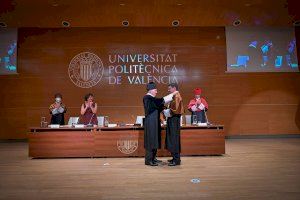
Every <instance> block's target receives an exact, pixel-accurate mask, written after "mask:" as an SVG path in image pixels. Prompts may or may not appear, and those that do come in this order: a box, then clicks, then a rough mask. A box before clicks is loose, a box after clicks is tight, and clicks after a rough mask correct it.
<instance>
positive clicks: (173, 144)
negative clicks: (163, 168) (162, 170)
mask: <svg viewBox="0 0 300 200" xmlns="http://www.w3.org/2000/svg"><path fill="white" fill-rule="evenodd" d="M168 91H169V93H170V94H171V93H174V92H176V91H178V85H177V84H176V83H171V84H169V86H168ZM167 107H168V109H165V110H164V113H166V114H165V115H166V117H167V129H166V141H165V142H166V149H168V150H169V151H170V153H171V155H172V157H173V158H172V159H171V160H168V161H169V164H168V165H169V166H176V165H180V163H181V160H180V150H181V145H180V125H181V121H180V120H181V115H182V114H183V113H184V106H183V102H182V97H181V95H180V93H179V92H178V93H177V94H175V95H174V97H173V99H172V101H171V102H170V103H169V105H168V106H167ZM167 113H168V114H167Z"/></svg>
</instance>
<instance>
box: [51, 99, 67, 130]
mask: <svg viewBox="0 0 300 200" xmlns="http://www.w3.org/2000/svg"><path fill="white" fill-rule="evenodd" d="M54 99H55V102H54V103H53V104H51V105H50V107H49V110H50V114H51V115H52V116H51V124H59V125H64V124H65V117H64V113H66V112H67V108H66V106H65V105H64V104H63V103H62V95H61V94H59V93H57V94H55V95H54Z"/></svg>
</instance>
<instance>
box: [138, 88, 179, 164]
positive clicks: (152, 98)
mask: <svg viewBox="0 0 300 200" xmlns="http://www.w3.org/2000/svg"><path fill="white" fill-rule="evenodd" d="M175 94H176V93H172V94H169V95H167V96H165V97H163V98H156V95H157V88H156V85H155V83H153V82H150V83H148V84H147V94H146V95H145V96H144V98H143V103H144V111H145V121H144V148H145V151H146V152H145V165H150V166H157V165H158V163H159V162H161V161H160V160H157V159H156V153H157V149H159V148H161V124H160V112H161V111H162V110H163V108H164V103H169V102H170V101H171V100H172V98H173V96H174V95H175Z"/></svg>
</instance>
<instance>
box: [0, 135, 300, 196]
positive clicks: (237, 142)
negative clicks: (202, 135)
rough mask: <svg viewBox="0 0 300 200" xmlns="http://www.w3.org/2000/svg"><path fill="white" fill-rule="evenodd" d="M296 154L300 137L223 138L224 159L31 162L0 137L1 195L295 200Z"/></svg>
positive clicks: (298, 181)
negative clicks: (159, 162) (153, 162)
mask: <svg viewBox="0 0 300 200" xmlns="http://www.w3.org/2000/svg"><path fill="white" fill-rule="evenodd" d="M299 155H300V139H299V138H278V139H226V154H225V155H223V156H186V157H183V158H182V165H181V166H176V167H168V166H167V165H165V164H164V165H161V166H158V167H149V166H145V165H144V159H143V158H94V159H91V158H67V159H63V158H61V159H31V158H29V157H28V144H27V143H25V142H1V143H0V194H1V195H0V199H3V200H4V199H5V200H9V199H22V200H23V199H63V200H65V199H78V200H82V199H84V200H88V199H97V200H99V199H112V200H119V199H143V200H146V199H172V200H177V199H178V200H182V199H214V200H215V199H230V200H231V199H263V200H266V199H272V200H274V199H285V200H288V199H295V200H296V199H300V191H299V188H300V173H299V169H300V156H299ZM161 159H162V160H163V161H164V162H166V160H167V159H168V158H167V157H163V158H161ZM193 178H199V179H200V183H196V184H195V183H191V181H190V180H191V179H193Z"/></svg>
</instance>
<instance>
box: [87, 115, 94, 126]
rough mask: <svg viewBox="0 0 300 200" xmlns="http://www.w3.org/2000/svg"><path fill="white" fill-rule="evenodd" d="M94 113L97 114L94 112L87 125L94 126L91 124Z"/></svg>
mask: <svg viewBox="0 0 300 200" xmlns="http://www.w3.org/2000/svg"><path fill="white" fill-rule="evenodd" d="M94 115H95V113H93V114H92V117H91V119H90V121H89V123H88V124H87V125H86V127H93V124H91V122H92V119H93V117H94Z"/></svg>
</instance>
